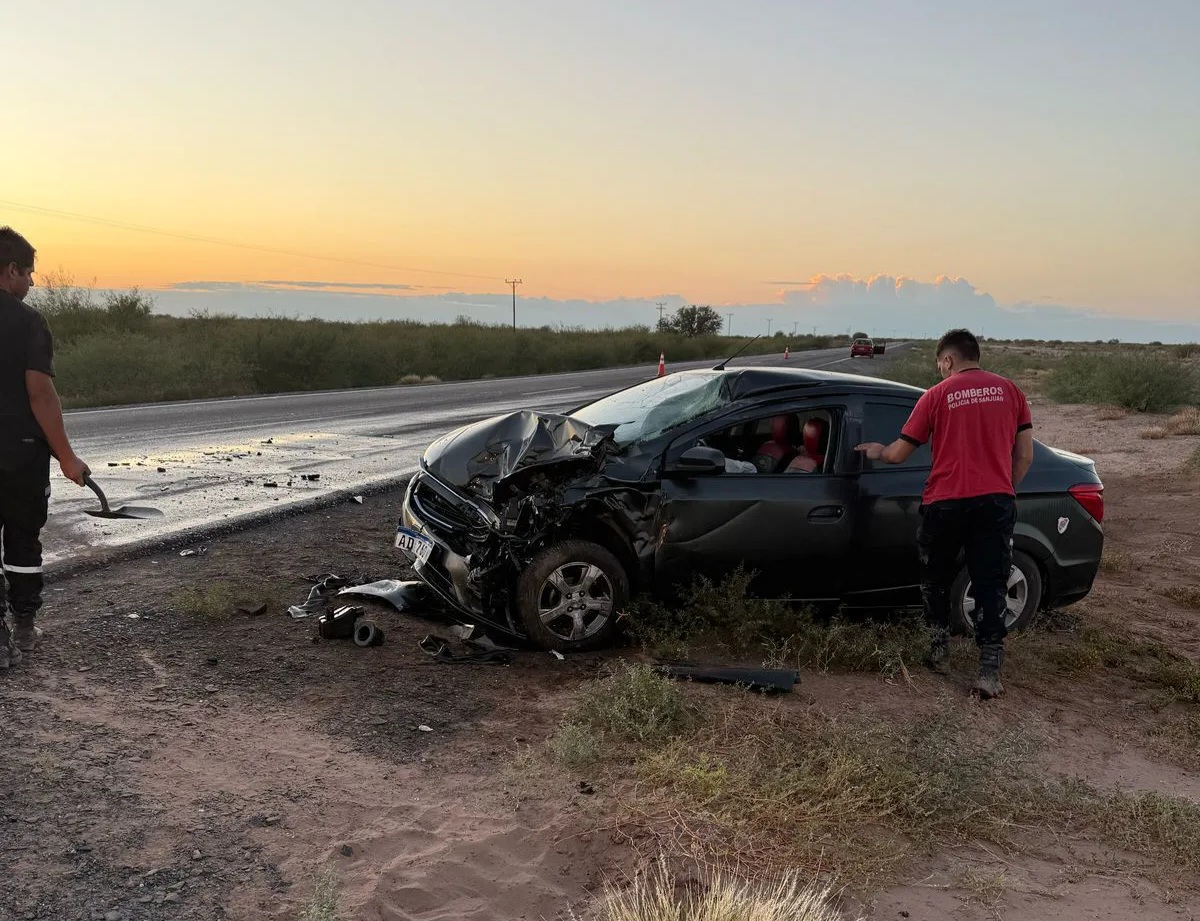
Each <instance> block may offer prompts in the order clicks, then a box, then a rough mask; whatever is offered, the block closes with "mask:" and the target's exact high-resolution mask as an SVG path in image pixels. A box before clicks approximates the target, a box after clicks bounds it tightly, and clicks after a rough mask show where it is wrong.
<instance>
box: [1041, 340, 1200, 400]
mask: <svg viewBox="0 0 1200 921" xmlns="http://www.w3.org/2000/svg"><path fill="white" fill-rule="evenodd" d="M1198 389H1200V387H1198V382H1197V378H1196V372H1195V371H1194V370H1192V369H1191V368H1190V367H1188V366H1187V365H1185V364H1183V363H1181V362H1179V361H1175V360H1171V359H1169V358H1165V357H1163V356H1161V355H1156V354H1153V353H1148V352H1139V353H1134V354H1130V353H1122V354H1111V353H1110V354H1094V353H1074V354H1071V355H1068V356H1067V357H1066V358H1064V359H1063V360H1062V361H1061V362H1060V363H1059V364H1058V365H1057V366H1056V367H1055V368H1054V370H1053V371H1052V372H1051V374H1050V378H1049V381H1048V391H1049V394H1050V397H1051V399H1053V400H1056V401H1057V402H1059V403H1097V404H1103V405H1109V406H1122V407H1124V408H1125V409H1131V410H1133V411H1135V412H1143V413H1162V412H1168V411H1169V410H1172V409H1175V408H1176V407H1179V406H1183V405H1185V404H1187V403H1191V402H1193V401H1194V400H1195V399H1196V397H1197V391H1198Z"/></svg>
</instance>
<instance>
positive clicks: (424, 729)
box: [417, 723, 433, 732]
mask: <svg viewBox="0 0 1200 921" xmlns="http://www.w3.org/2000/svg"><path fill="white" fill-rule="evenodd" d="M417 729H418V730H419V731H420V732H433V727H432V726H426V725H425V724H424V723H422V724H421V725H420V726H418V727H417Z"/></svg>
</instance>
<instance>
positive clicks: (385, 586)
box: [338, 579, 429, 612]
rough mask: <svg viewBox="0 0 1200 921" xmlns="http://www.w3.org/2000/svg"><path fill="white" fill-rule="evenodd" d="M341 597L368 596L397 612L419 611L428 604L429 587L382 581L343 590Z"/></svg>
mask: <svg viewBox="0 0 1200 921" xmlns="http://www.w3.org/2000/svg"><path fill="white" fill-rule="evenodd" d="M338 594H339V595H353V596H368V597H371V598H382V599H383V600H384V601H386V602H387V603H388V604H390V605H391V606H392V607H394V608H395V609H396V610H397V611H400V612H409V611H416V610H419V609H420V608H421V607H422V606H425V605H427V604H428V599H429V587H428V586H427V585H425V583H424V582H401V581H399V580H398V579H380V580H379V581H377V582H368V583H367V584H365V585H351V586H348V587H346V588H343V589H342V590H341V591H340V592H338Z"/></svg>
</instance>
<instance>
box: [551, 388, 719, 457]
mask: <svg viewBox="0 0 1200 921" xmlns="http://www.w3.org/2000/svg"><path fill="white" fill-rule="evenodd" d="M724 377H725V376H724V375H723V374H721V373H720V372H712V373H706V374H670V375H667V376H666V377H659V378H655V379H654V380H652V381H647V382H646V383H644V384H639V385H638V386H636V387H630V388H629V389H628V390H622V391H621V392H620V393H614V394H613V395H612V396H610V397H605V398H604V399H602V400H597V401H596V402H595V403H589V404H588V405H587V406H585V407H584V408H583V409H581V410H579V411H577V412H574V413H572V414H571V416H572V418H575V419H578V420H579V421H580V422H586V423H587V424H588V425H615V426H616V427H617V429H616V431H615V432H614V433H613V440H614V441H615V442H616V443H617V444H619V445H631V444H637V443H639V442H643V441H649V440H650V439H652V438H657V437H658V436H659V435H661V434H663V433H664V432H667V431H670V430H671V429H673V428H675V427H677V426H680V425H683V424H684V423H686V422H691V421H692V420H693V419H698V418H699V417H700V416H703V415H704V414H705V413H707V412H709V411H710V410H713V409H716V408H717V407H718V406H723V405H725V404H726V403H728V402H729V397H728V396H726V395H725V394H724V393H722V387H721V384H722V382H723V381H724Z"/></svg>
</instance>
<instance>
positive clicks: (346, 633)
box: [317, 604, 363, 640]
mask: <svg viewBox="0 0 1200 921" xmlns="http://www.w3.org/2000/svg"><path fill="white" fill-rule="evenodd" d="M362 613H363V609H362V608H360V607H355V606H353V605H349V604H346V605H342V606H341V607H340V608H338V609H337V610H335V611H334V612H333V613H332V614H322V615H321V616H320V617H319V618H318V619H317V635H318V636H319V637H320V638H321V639H323V640H348V639H350V638H351V637H352V636H354V635H355V632H356V627H355V623H356V621H357V620H358V618H359V617H360V616H361V615H362Z"/></svg>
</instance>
